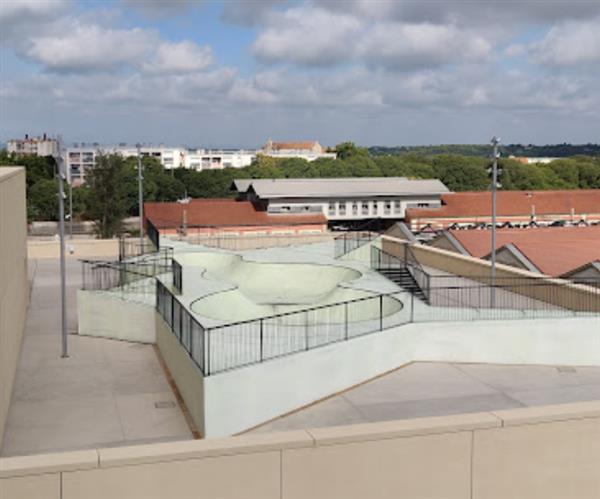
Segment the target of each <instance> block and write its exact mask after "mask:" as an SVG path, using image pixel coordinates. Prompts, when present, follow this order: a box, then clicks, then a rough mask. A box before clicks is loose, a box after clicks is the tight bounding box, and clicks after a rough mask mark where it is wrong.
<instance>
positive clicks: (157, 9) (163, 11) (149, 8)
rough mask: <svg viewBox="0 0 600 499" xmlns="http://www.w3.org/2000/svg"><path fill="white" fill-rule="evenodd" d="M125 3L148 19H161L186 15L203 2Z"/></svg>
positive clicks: (126, 0) (147, 0)
mask: <svg viewBox="0 0 600 499" xmlns="http://www.w3.org/2000/svg"><path fill="white" fill-rule="evenodd" d="M124 3H125V5H128V6H130V7H132V8H134V9H136V10H137V11H139V12H141V13H142V14H144V15H146V16H148V17H151V18H159V17H165V16H179V15H182V14H185V12H186V11H187V10H189V9H190V8H192V7H193V6H198V5H200V3H201V0H124Z"/></svg>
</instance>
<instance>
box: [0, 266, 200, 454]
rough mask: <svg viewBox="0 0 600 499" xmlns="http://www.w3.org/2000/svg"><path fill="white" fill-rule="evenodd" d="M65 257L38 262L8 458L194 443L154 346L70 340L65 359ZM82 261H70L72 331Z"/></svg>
mask: <svg viewBox="0 0 600 499" xmlns="http://www.w3.org/2000/svg"><path fill="white" fill-rule="evenodd" d="M58 270H59V266H58V260H56V259H40V260H37V261H35V260H33V261H30V275H31V276H32V277H33V287H32V292H31V303H30V306H29V311H28V316H27V324H26V331H25V336H24V340H23V346H22V351H21V358H20V362H19V366H18V369H17V376H16V380H15V385H14V388H13V398H12V403H11V406H10V409H9V414H8V421H7V425H6V428H5V435H4V442H3V447H2V450H1V453H0V454H1V455H4V456H9V455H19V454H30V453H39V452H53V451H59V450H67V449H81V448H91V447H98V446H103V447H107V446H116V445H126V444H134V443H142V442H153V441H163V440H181V439H188V438H192V436H191V432H190V429H189V427H188V425H187V423H186V421H185V418H184V416H183V413H182V412H181V410H180V408H179V406H178V405H177V402H176V399H175V396H174V394H173V392H172V390H171V388H170V386H169V384H168V382H167V380H166V377H165V374H164V372H163V370H162V368H161V366H160V364H159V361H158V358H157V356H156V353H155V351H154V347H153V346H151V345H141V344H135V343H127V342H122V341H115V340H108V339H103V338H88V337H83V336H77V335H73V334H70V335H69V358H67V359H62V358H61V357H60V308H59V306H60V287H59V279H58V276H59V274H58ZM80 272H81V269H80V263H79V262H78V261H76V260H73V259H69V260H67V273H68V288H67V289H68V292H67V295H68V303H69V307H68V324H69V332H70V333H75V332H76V330H77V312H76V310H77V309H76V290H77V288H79V287H80V279H81V274H80Z"/></svg>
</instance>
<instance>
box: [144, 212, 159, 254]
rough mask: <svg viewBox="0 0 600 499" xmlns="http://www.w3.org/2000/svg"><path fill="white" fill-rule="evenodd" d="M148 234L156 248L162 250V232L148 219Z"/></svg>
mask: <svg viewBox="0 0 600 499" xmlns="http://www.w3.org/2000/svg"><path fill="white" fill-rule="evenodd" d="M146 234H147V235H148V239H150V241H151V242H152V244H153V245H154V248H155V249H158V248H160V232H159V231H158V229H157V228H156V227H155V226H154V224H153V223H152V222H151V221H150V220H149V219H146Z"/></svg>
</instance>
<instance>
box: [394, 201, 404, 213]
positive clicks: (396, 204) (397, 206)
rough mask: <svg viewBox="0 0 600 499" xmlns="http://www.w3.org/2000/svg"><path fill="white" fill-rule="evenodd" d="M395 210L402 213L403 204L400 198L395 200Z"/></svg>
mask: <svg viewBox="0 0 600 499" xmlns="http://www.w3.org/2000/svg"><path fill="white" fill-rule="evenodd" d="M394 211H395V212H396V213H400V212H401V211H402V206H401V204H400V201H398V200H396V201H394Z"/></svg>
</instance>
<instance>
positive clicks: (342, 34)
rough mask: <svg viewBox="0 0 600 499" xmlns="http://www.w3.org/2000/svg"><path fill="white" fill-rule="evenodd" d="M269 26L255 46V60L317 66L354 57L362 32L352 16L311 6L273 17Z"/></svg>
mask: <svg viewBox="0 0 600 499" xmlns="http://www.w3.org/2000/svg"><path fill="white" fill-rule="evenodd" d="M269 23H270V26H269V27H268V28H267V29H266V30H265V31H263V32H262V33H261V34H260V35H259V36H258V38H257V39H256V41H255V42H254V44H253V45H252V51H253V53H254V54H255V55H256V57H258V58H259V59H261V60H264V61H271V62H273V61H286V62H294V63H299V64H307V65H315V66H325V65H331V64H336V63H339V62H343V61H346V60H348V59H349V58H351V57H352V49H351V47H352V46H353V44H354V40H355V38H356V37H357V36H358V35H359V33H360V29H361V24H360V22H359V21H358V20H357V19H355V18H353V17H349V16H344V15H334V14H332V13H330V12H328V11H326V10H323V9H313V8H311V7H310V6H308V7H298V8H293V9H289V10H287V11H285V12H283V13H281V14H279V15H273V16H271V17H270V20H269Z"/></svg>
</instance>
